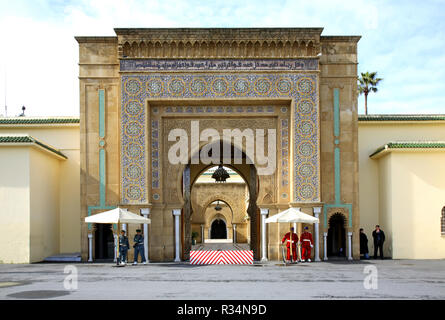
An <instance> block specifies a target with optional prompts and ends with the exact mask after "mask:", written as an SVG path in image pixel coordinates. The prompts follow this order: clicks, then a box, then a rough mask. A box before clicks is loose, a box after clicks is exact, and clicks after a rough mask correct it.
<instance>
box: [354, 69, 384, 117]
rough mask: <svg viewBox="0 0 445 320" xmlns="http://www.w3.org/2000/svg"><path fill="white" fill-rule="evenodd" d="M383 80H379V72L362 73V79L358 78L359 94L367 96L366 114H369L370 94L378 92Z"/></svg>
mask: <svg viewBox="0 0 445 320" xmlns="http://www.w3.org/2000/svg"><path fill="white" fill-rule="evenodd" d="M382 80H383V79H382V78H377V72H371V73H369V72H365V73H363V72H362V73H361V77H359V78H358V93H359V94H362V93H364V94H365V114H368V94H369V93H370V92H377V85H378V84H379V82H380V81H382Z"/></svg>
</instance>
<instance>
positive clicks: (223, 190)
mask: <svg viewBox="0 0 445 320" xmlns="http://www.w3.org/2000/svg"><path fill="white" fill-rule="evenodd" d="M215 143H217V144H218V145H219V146H220V148H221V150H222V148H223V147H224V144H225V142H223V141H218V142H215ZM230 147H231V148H232V155H233V154H234V152H233V150H234V149H235V147H234V146H233V145H232V144H230ZM240 153H241V154H242V158H243V161H242V163H241V164H233V161H231V162H229V164H226V160H227V159H224V165H223V167H224V169H225V170H227V171H228V173H229V176H230V177H229V178H228V179H227V181H226V182H224V183H217V182H215V179H212V174H213V172H214V171H215V170H216V169H217V168H218V164H214V163H212V164H208V165H206V164H202V163H199V164H192V163H189V164H188V165H186V167H185V169H184V172H183V197H184V207H183V208H184V217H183V235H184V236H183V259H184V260H187V259H188V258H189V254H190V250H191V242H192V241H191V240H192V235H193V236H194V239H195V240H196V243H198V244H201V243H202V244H205V243H206V240H209V239H210V240H212V239H211V238H212V223H213V218H212V221H209V217H211V216H212V214H209V213H206V210H210V211H212V210H213V214H214V213H215V212H214V207H215V202H218V201H220V204H221V205H222V206H223V207H224V206H225V205H226V206H227V210H228V211H227V212H228V214H230V217H229V216H227V217H226V219H225V221H224V222H225V224H226V226H225V227H226V237H225V239H226V240H227V242H230V243H232V242H235V241H236V242H237V243H240V244H242V243H244V244H245V245H246V246H247V247H249V248H250V249H252V250H253V251H254V256H255V259H258V258H259V257H257V256H258V255H259V236H258V235H259V223H258V222H259V209H258V207H257V206H256V200H257V193H258V177H257V173H256V168H255V166H254V165H253V164H250V163H249V162H251V161H246V158H247V157H246V155H245V154H244V152H240ZM220 154H221V155H222V154H223V152H221V153H220ZM220 160H221V161H220V163H223V159H222V157H221V159H220ZM232 160H233V159H232ZM208 207H213V209H208ZM223 211H224V210H223ZM206 215H207V217H206ZM219 224H221V223H219ZM221 225H222V224H221ZM189 242H190V245H189Z"/></svg>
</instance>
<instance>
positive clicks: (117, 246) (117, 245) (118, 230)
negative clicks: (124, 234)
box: [116, 222, 121, 265]
mask: <svg viewBox="0 0 445 320" xmlns="http://www.w3.org/2000/svg"><path fill="white" fill-rule="evenodd" d="M120 229H121V224H120V223H119V222H118V223H117V236H116V265H119V260H120V254H119V233H120V231H121V230H120Z"/></svg>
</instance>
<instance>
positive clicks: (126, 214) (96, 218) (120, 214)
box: [85, 207, 151, 264]
mask: <svg viewBox="0 0 445 320" xmlns="http://www.w3.org/2000/svg"><path fill="white" fill-rule="evenodd" d="M85 222H87V223H116V224H117V225H118V227H119V223H135V224H141V223H151V220H150V219H149V218H145V217H141V216H140V215H138V214H135V213H132V212H130V211H128V210H127V209H122V208H119V207H117V208H115V209H112V210H108V211H104V212H101V213H98V214H95V215H92V216H89V217H86V218H85ZM119 229H120V228H119ZM115 237H116V236H115ZM115 239H116V238H115ZM118 245H119V243H118V241H117V240H115V247H116V263H118V264H119V259H118V258H117V256H118V253H119V250H118Z"/></svg>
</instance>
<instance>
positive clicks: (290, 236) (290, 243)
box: [289, 223, 293, 264]
mask: <svg viewBox="0 0 445 320" xmlns="http://www.w3.org/2000/svg"><path fill="white" fill-rule="evenodd" d="M289 226H290V227H289V241H290V242H289V252H290V263H291V264H292V260H293V250H292V249H293V248H292V247H293V246H292V239H293V234H292V224H291V223H289Z"/></svg>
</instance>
